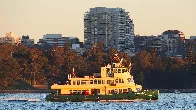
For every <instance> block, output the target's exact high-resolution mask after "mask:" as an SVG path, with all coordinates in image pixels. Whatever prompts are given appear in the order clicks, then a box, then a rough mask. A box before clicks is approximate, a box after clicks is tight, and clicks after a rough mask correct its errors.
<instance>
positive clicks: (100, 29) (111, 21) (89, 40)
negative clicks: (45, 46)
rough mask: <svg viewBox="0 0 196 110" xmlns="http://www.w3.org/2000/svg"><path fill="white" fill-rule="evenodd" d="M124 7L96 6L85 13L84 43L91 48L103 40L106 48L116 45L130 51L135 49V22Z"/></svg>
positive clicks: (118, 48) (117, 47) (120, 48)
mask: <svg viewBox="0 0 196 110" xmlns="http://www.w3.org/2000/svg"><path fill="white" fill-rule="evenodd" d="M128 13H129V12H125V9H122V8H106V7H95V8H90V12H86V13H85V14H84V44H85V47H86V48H91V47H92V44H93V43H97V42H98V41H101V42H103V43H104V47H105V48H110V47H115V48H116V49H117V50H123V51H125V52H128V53H133V52H134V51H135V46H134V24H133V20H132V19H130V17H129V15H128Z"/></svg>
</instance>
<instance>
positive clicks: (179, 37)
mask: <svg viewBox="0 0 196 110" xmlns="http://www.w3.org/2000/svg"><path fill="white" fill-rule="evenodd" d="M161 37H162V41H164V42H165V43H164V44H165V49H164V50H165V51H166V54H167V55H180V54H183V52H184V43H185V35H184V33H183V32H181V31H178V30H167V31H165V32H163V33H162V35H161Z"/></svg>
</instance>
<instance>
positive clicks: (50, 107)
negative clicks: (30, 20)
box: [0, 93, 196, 110]
mask: <svg viewBox="0 0 196 110" xmlns="http://www.w3.org/2000/svg"><path fill="white" fill-rule="evenodd" d="M46 95H47V94H46V93H2V94H0V110H196V93H180V94H174V93H160V95H159V100H158V101H156V102H128V103H125V102H123V103H122V102H120V103H118V102H45V100H44V98H45V96H46ZM8 98H28V99H40V102H17V101H15V102H9V101H6V100H2V99H8Z"/></svg>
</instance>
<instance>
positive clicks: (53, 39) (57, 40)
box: [37, 34, 80, 47]
mask: <svg viewBox="0 0 196 110" xmlns="http://www.w3.org/2000/svg"><path fill="white" fill-rule="evenodd" d="M65 43H70V44H79V43H80V42H79V39H78V38H77V37H63V36H62V34H46V35H43V39H39V42H38V43H37V44H38V45H41V46H43V45H46V44H49V45H50V46H54V45H57V46H58V47H64V45H65Z"/></svg>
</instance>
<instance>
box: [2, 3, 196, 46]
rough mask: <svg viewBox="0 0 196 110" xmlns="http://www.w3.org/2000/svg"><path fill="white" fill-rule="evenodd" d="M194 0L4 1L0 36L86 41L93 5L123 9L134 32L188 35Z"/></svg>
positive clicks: (191, 30)
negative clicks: (87, 15)
mask: <svg viewBox="0 0 196 110" xmlns="http://www.w3.org/2000/svg"><path fill="white" fill-rule="evenodd" d="M194 4H196V1H195V0H186V1H185V0H172V1H171V0H164V1H163V0H140V1H136V0H113V1H109V0H83V1H76V0H72V1H69V2H67V1H65V0H58V2H57V1H53V0H42V1H40V0H33V1H32V0H17V1H14V0H1V1H0V13H1V19H0V37H4V36H5V33H7V32H10V31H12V32H14V33H15V34H16V35H18V36H22V35H29V36H30V38H31V39H35V42H37V41H38V39H41V38H42V37H43V35H44V34H50V33H51V34H63V35H64V36H75V37H78V38H79V39H80V40H81V41H84V31H83V30H84V19H83V18H84V13H85V12H86V11H90V8H94V7H107V8H117V7H120V8H124V9H125V10H126V11H127V12H129V15H130V17H131V19H133V23H134V24H135V32H134V33H135V34H140V35H159V34H161V33H162V32H164V31H165V30H180V31H182V32H184V34H185V36H186V38H189V37H190V36H195V35H196V30H194V26H196V21H194V20H195V19H196V15H195V13H196V7H194Z"/></svg>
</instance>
